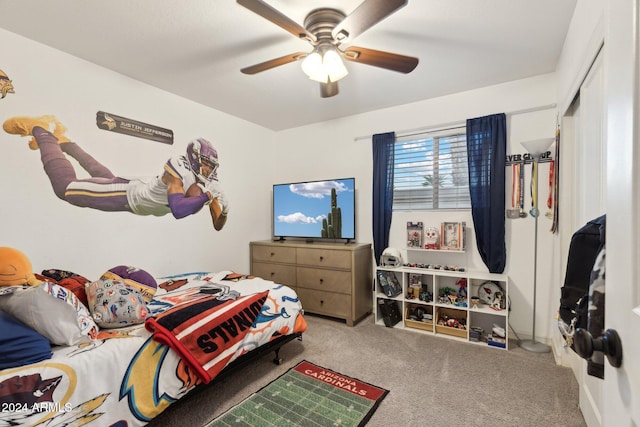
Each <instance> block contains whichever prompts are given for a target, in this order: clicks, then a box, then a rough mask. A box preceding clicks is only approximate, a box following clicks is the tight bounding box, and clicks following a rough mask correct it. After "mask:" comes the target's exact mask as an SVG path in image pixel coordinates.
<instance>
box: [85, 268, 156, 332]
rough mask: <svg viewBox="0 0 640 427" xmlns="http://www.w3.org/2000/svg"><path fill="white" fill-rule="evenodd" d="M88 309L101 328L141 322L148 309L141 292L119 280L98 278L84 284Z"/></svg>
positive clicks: (147, 313) (145, 316)
mask: <svg viewBox="0 0 640 427" xmlns="http://www.w3.org/2000/svg"><path fill="white" fill-rule="evenodd" d="M85 291H86V292H87V299H88V300H89V310H90V311H91V315H92V316H93V320H94V321H95V322H96V323H97V324H98V325H99V326H100V327H101V328H120V327H122V326H129V325H135V324H138V323H143V322H144V321H145V319H146V318H147V316H148V315H149V309H148V308H147V304H146V303H145V301H144V298H143V297H142V294H141V293H140V292H138V291H137V290H136V289H134V288H133V287H131V286H129V285H127V284H126V283H124V282H121V281H120V280H111V279H106V280H102V279H101V280H98V281H96V282H93V283H88V284H87V285H86V289H85Z"/></svg>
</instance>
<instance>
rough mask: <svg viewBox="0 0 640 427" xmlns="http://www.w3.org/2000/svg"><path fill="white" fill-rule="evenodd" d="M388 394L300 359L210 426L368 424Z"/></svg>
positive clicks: (385, 391) (380, 389)
mask: <svg viewBox="0 0 640 427" xmlns="http://www.w3.org/2000/svg"><path fill="white" fill-rule="evenodd" d="M387 393H389V391H388V390H385V389H382V388H380V387H376V386H374V385H371V384H368V383H365V382H362V381H360V380H357V379H355V378H350V377H348V376H346V375H342V374H340V373H338V372H335V371H331V370H329V369H325V368H322V367H320V366H317V365H314V364H313V363H310V362H307V361H302V362H300V363H299V364H298V365H296V366H294V367H293V368H291V369H290V370H288V371H287V372H286V373H284V374H283V375H281V376H280V377H279V378H277V379H275V380H274V381H272V382H271V383H269V384H268V385H267V386H265V387H263V388H262V389H261V390H259V391H258V392H256V393H254V394H252V395H251V396H249V397H248V398H247V399H245V400H244V401H242V402H241V403H239V404H238V405H236V406H234V407H233V408H231V409H229V410H228V411H227V412H225V413H224V414H222V415H220V416H219V417H218V418H216V419H215V420H213V421H212V422H211V423H209V424H207V426H206V427H224V426H234V427H240V426H251V427H254V426H261V427H262V426H264V427H267V426H305V427H309V426H341V427H342V426H364V425H365V424H366V423H367V421H368V420H369V418H370V417H371V415H372V414H373V413H374V412H375V410H376V408H377V407H378V405H379V404H380V402H381V401H382V399H384V397H385V396H386V395H387Z"/></svg>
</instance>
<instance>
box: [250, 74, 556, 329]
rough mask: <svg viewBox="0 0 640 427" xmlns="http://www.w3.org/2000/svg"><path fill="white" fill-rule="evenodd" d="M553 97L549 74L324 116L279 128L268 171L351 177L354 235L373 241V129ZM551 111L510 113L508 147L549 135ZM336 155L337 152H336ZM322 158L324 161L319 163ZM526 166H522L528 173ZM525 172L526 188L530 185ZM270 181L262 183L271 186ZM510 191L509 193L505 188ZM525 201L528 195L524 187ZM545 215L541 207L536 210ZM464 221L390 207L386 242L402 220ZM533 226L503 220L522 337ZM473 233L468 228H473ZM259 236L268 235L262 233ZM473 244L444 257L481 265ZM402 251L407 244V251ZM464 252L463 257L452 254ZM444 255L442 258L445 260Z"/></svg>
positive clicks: (397, 236)
mask: <svg viewBox="0 0 640 427" xmlns="http://www.w3.org/2000/svg"><path fill="white" fill-rule="evenodd" d="M555 102H556V80H555V75H554V74H547V75H542V76H538V77H534V78H530V79H525V80H520V81H515V82H510V83H506V84H502V85H497V86H492V87H487V88H482V89H476V90H472V91H468V92H463V93H458V94H455V95H451V96H445V97H441V98H436V99H431V100H425V101H421V102H416V103H413V104H407V105H403V106H400V107H395V108H389V109H385V110H379V111H374V112H371V113H366V114H361V115H357V116H352V117H347V118H343V119H339V120H333V121H329V122H323V123H320V124H314V125H309V126H304V127H300V128H296V129H290V130H286V131H281V132H278V134H277V136H276V139H277V143H276V147H277V149H278V152H279V153H280V158H282V159H285V158H286V159H289V162H288V163H287V164H286V167H282V165H281V167H278V168H277V170H276V171H275V173H274V178H275V180H276V181H277V182H288V181H304V180H310V179H328V178H334V177H344V176H355V178H356V202H357V229H356V234H357V239H358V241H360V242H367V243H371V242H372V241H373V238H372V233H371V228H372V218H371V203H372V195H371V191H372V190H371V188H372V154H371V138H370V136H371V135H372V134H374V133H380V132H388V131H396V132H402V131H405V130H411V129H417V128H424V127H432V126H439V125H442V124H449V123H454V122H456V123H457V122H459V123H463V124H464V122H465V120H466V119H467V118H472V117H479V116H484V115H488V114H494V113H500V112H506V113H510V112H515V111H520V110H526V109H530V108H533V107H539V106H547V105H550V104H554V103H555ZM555 124H556V112H555V110H554V109H548V110H544V111H538V112H532V113H527V114H517V115H508V121H507V131H508V149H507V153H508V154H514V153H523V152H524V150H523V149H522V148H521V146H520V142H521V141H524V140H528V139H537V138H542V137H553V136H554V133H555ZM336 154H338V155H336ZM323 159H326V163H321V162H322V161H323ZM529 171H530V167H527V174H529ZM547 173H548V165H547V166H541V168H540V182H541V184H542V187H541V188H542V190H541V192H540V194H541V196H540V197H541V199H542V200H546V196H547V192H546V185H545V183H546V177H547ZM528 178H529V176H528V175H527V184H526V186H527V187H526V188H527V189H528V185H529V184H528V182H529V181H528ZM269 185H270V183H263V184H262V188H263V190H264V191H269ZM508 196H509V193H508ZM526 200H527V205H528V204H529V200H530V199H529V198H528V193H527V199H526ZM542 212H543V214H544V212H545V210H542ZM445 220H446V221H458V220H461V221H466V222H467V224H468V226H469V228H472V225H471V224H472V220H471V213H470V211H453V212H452V211H449V212H446V213H427V212H414V213H402V214H400V213H396V214H394V217H393V223H392V225H391V236H390V246H392V247H396V248H399V249H403V248H405V247H406V242H405V234H406V222H407V221H423V222H424V223H425V224H426V225H428V224H433V225H438V224H440V222H442V221H445ZM539 224H540V225H539V228H540V230H541V231H540V233H539V235H540V241H539V245H540V248H539V249H540V255H541V258H539V261H538V265H539V272H538V307H537V310H536V311H537V312H538V317H537V322H538V323H537V324H536V330H537V332H538V334H537V335H542V337H543V338H547V337H548V335H547V334H546V331H548V330H549V325H550V322H551V321H552V318H553V314H554V312H555V310H556V309H557V300H550V299H549V298H547V296H548V295H549V294H550V293H551V288H552V287H559V286H560V285H559V283H558V282H553V281H552V280H551V270H550V268H548V267H549V266H550V265H551V264H552V261H551V258H550V252H551V251H550V250H549V248H550V245H551V235H550V234H549V233H546V230H548V229H549V227H550V225H551V223H550V220H548V219H546V218H544V217H542V218H540V223H539ZM533 229H534V224H533V221H532V218H531V217H528V219H526V220H520V219H519V220H507V269H506V271H505V272H506V273H508V274H509V277H510V280H511V288H510V289H509V293H510V295H511V304H512V312H511V316H512V317H511V324H512V327H513V328H514V329H515V331H516V333H517V334H518V335H519V336H521V337H522V338H527V337H529V336H530V335H531V319H532V271H533V270H532V265H531V260H532V254H533V240H532V239H533ZM471 234H473V233H472V232H471ZM262 237H264V238H267V237H268V234H265V235H263V236H262ZM471 242H472V244H471V245H470V246H471V248H470V249H471V250H470V252H469V253H468V254H466V255H458V254H456V255H452V257H454V258H453V260H452V261H450V262H449V263H450V264H460V265H468V266H469V267H470V268H474V269H484V270H485V271H486V267H484V264H483V263H482V261H481V260H480V257H479V255H478V254H477V250H475V243H474V242H475V239H473V236H471ZM404 255H405V257H406V251H405V254H404ZM461 256H462V257H463V258H462V261H461V260H460V258H458V257H461ZM443 262H444V261H443Z"/></svg>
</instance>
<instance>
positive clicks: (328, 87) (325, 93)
mask: <svg viewBox="0 0 640 427" xmlns="http://www.w3.org/2000/svg"><path fill="white" fill-rule="evenodd" d="M337 94H338V82H326V83H320V96H321V97H323V98H330V97H332V96H336V95H337Z"/></svg>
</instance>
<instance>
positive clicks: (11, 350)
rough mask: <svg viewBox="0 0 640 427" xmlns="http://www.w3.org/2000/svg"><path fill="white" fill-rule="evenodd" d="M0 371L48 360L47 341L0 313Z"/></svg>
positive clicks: (48, 349)
mask: <svg viewBox="0 0 640 427" xmlns="http://www.w3.org/2000/svg"><path fill="white" fill-rule="evenodd" d="M0 331H2V334H0V369H7V368H15V367H18V366H23V365H29V364H31V363H37V362H40V361H42V360H45V359H50V358H51V356H52V354H51V345H50V344H49V340H48V339H47V338H46V337H44V336H42V335H40V334H39V333H37V332H36V331H34V330H33V329H31V328H29V327H27V326H25V325H24V324H23V323H21V322H19V321H17V320H16V319H14V318H13V317H11V316H9V315H8V314H6V313H4V312H2V311H0Z"/></svg>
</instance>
